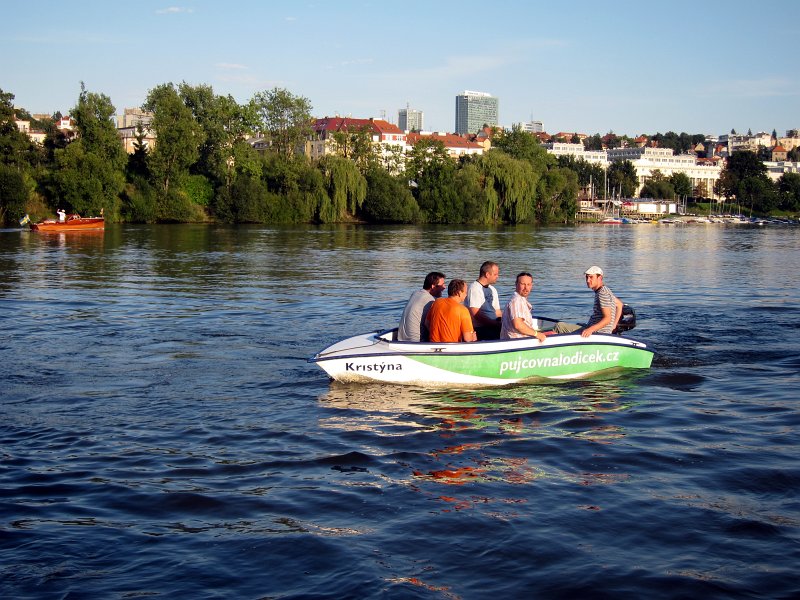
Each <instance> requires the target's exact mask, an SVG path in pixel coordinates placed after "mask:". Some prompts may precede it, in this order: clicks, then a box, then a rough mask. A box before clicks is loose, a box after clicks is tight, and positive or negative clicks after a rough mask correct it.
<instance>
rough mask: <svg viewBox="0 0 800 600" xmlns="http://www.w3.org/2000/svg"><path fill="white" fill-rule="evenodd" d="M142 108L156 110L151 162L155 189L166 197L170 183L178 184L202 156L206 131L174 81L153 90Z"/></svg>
mask: <svg viewBox="0 0 800 600" xmlns="http://www.w3.org/2000/svg"><path fill="white" fill-rule="evenodd" d="M142 108H143V109H144V110H147V111H150V112H152V113H153V120H152V122H151V123H150V127H151V129H152V130H153V131H155V133H156V144H155V148H154V149H153V151H152V152H150V153H149V160H148V163H149V167H150V172H151V173H152V177H153V182H154V184H155V186H156V189H157V190H158V191H159V194H160V195H161V197H162V199H164V200H165V201H166V199H167V197H168V196H169V194H170V186H171V185H172V184H175V183H178V184H179V183H180V179H181V178H182V177H185V176H187V175H188V174H189V167H191V166H192V165H193V164H194V163H195V161H196V160H197V159H198V158H199V156H200V150H199V149H200V145H201V144H202V143H203V142H204V141H205V134H204V132H203V129H202V127H201V126H200V125H199V124H198V123H197V121H196V120H195V119H194V116H193V115H192V111H191V109H189V108H188V107H187V106H186V105H185V104H184V103H183V101H182V100H181V98H180V96H179V95H178V91H177V90H176V89H175V86H174V85H173V84H171V83H165V84H162V85H159V86H156V87H155V88H153V89H152V90H150V92H149V93H148V95H147V100H145V103H144V104H143V106H142Z"/></svg>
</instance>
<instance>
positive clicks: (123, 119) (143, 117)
mask: <svg viewBox="0 0 800 600" xmlns="http://www.w3.org/2000/svg"><path fill="white" fill-rule="evenodd" d="M152 122H153V113H151V112H147V111H144V110H142V109H141V108H126V109H124V110H123V112H122V114H121V115H117V129H122V128H124V127H134V128H135V127H136V126H137V125H138V124H139V123H141V124H142V125H144V126H145V127H149V126H150V123H152Z"/></svg>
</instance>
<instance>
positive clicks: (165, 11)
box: [156, 6, 194, 15]
mask: <svg viewBox="0 0 800 600" xmlns="http://www.w3.org/2000/svg"><path fill="white" fill-rule="evenodd" d="M193 12H194V9H193V8H186V7H184V6H170V7H168V8H160V9H158V10H157V11H156V14H157V15H175V14H178V13H193Z"/></svg>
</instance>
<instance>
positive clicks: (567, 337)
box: [309, 317, 653, 386]
mask: <svg viewBox="0 0 800 600" xmlns="http://www.w3.org/2000/svg"><path fill="white" fill-rule="evenodd" d="M634 319H635V317H634ZM535 320H536V323H535V327H536V328H537V329H547V328H548V327H550V326H552V325H553V324H555V320H553V319H545V318H542V317H536V318H535ZM634 322H635V321H634ZM630 328H632V327H628V329H630ZM652 360H653V350H651V349H650V348H648V346H647V344H645V343H644V342H639V341H636V340H632V339H629V338H626V337H622V336H620V335H612V334H594V335H590V336H589V337H586V338H584V337H581V336H580V335H576V334H561V335H551V336H548V337H547V339H546V340H545V341H544V342H540V341H538V340H537V339H535V338H522V339H514V340H494V341H484V342H472V343H457V344H446V343H431V342H399V341H397V330H396V329H387V330H383V331H375V332H371V333H363V334H361V335H356V336H353V337H350V338H347V339H345V340H342V341H340V342H337V343H335V344H333V345H331V346H328V347H327V348H325V349H324V350H321V351H320V352H318V353H317V354H315V355H314V356H313V357H311V358H310V359H309V361H310V362H313V363H316V364H318V365H319V366H320V367H321V368H322V369H323V370H324V371H325V372H326V373H327V374H328V375H329V376H330V377H331V378H332V379H335V380H337V381H343V382H376V381H377V382H384V383H395V384H414V385H425V386H431V385H447V386H451V385H464V386H487V385H509V384H513V383H522V382H530V381H535V380H537V379H574V378H578V377H586V376H589V375H592V374H593V373H598V372H600V371H606V370H608V369H648V368H650V364H651V362H652Z"/></svg>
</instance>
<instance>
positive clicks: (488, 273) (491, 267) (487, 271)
mask: <svg viewBox="0 0 800 600" xmlns="http://www.w3.org/2000/svg"><path fill="white" fill-rule="evenodd" d="M499 276H500V267H499V266H497V263H496V262H492V261H490V260H487V261H486V262H485V263H483V264H482V265H481V274H480V276H479V277H478V279H482V280H484V281H485V282H486V283H487V284H492V283H494V282H496V281H497V278H498V277H499Z"/></svg>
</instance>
